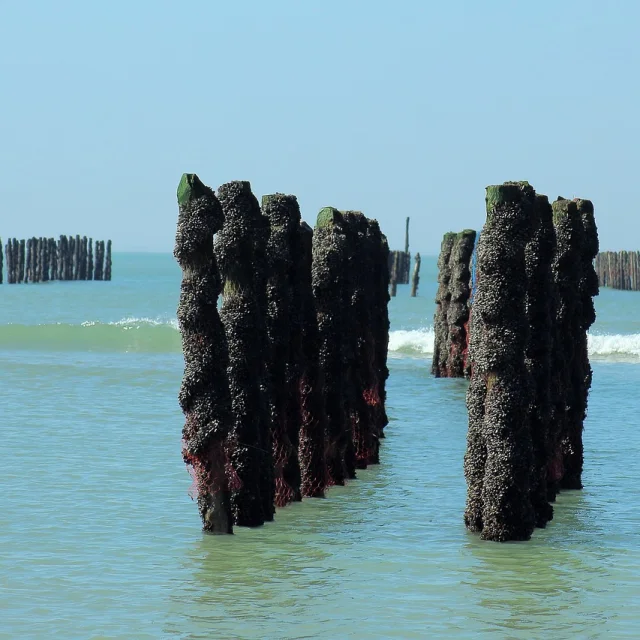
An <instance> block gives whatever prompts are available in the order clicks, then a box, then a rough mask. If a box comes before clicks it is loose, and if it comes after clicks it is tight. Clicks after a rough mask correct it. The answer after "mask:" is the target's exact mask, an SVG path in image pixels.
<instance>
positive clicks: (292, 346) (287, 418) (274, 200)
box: [262, 193, 301, 507]
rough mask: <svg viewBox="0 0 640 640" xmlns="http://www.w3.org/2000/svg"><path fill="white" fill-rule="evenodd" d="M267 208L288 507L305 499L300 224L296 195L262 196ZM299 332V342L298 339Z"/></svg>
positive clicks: (280, 466)
mask: <svg viewBox="0 0 640 640" xmlns="http://www.w3.org/2000/svg"><path fill="white" fill-rule="evenodd" d="M262 212H263V214H264V215H265V216H266V217H267V218H268V220H269V223H270V232H269V240H268V242H267V260H268V265H269V270H268V276H267V286H266V292H267V317H266V322H267V334H268V338H269V348H270V349H269V352H268V356H267V360H268V369H269V372H270V377H271V379H270V384H271V388H272V403H271V434H272V448H273V466H274V474H275V505H276V507H284V506H285V505H287V504H289V503H290V502H292V501H294V500H299V499H300V498H301V493H300V477H299V475H300V474H299V465H298V429H299V422H298V416H296V415H295V414H294V411H293V409H292V407H291V403H292V402H293V401H294V400H297V399H296V398H295V395H294V389H293V385H294V384H295V383H296V380H295V378H294V376H293V375H292V373H293V369H294V368H295V366H296V362H297V360H298V359H299V349H300V346H301V345H300V336H299V333H298V331H297V329H298V327H294V325H293V321H292V320H293V311H294V308H293V281H292V275H293V270H294V267H295V266H296V265H294V256H293V249H294V246H295V243H296V239H297V238H296V236H297V235H298V229H299V226H300V208H299V206H298V201H297V199H296V197H295V196H287V195H283V194H281V193H276V194H273V195H267V196H264V197H263V198H262ZM294 334H295V338H296V339H295V340H294V339H293V338H294Z"/></svg>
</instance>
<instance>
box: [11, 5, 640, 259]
mask: <svg viewBox="0 0 640 640" xmlns="http://www.w3.org/2000/svg"><path fill="white" fill-rule="evenodd" d="M639 26H640V2H637V0H627V1H624V0H621V1H618V2H602V0H599V1H588V0H537V1H536V2H524V1H521V2H517V1H516V0H512V1H506V0H486V1H484V2H480V1H478V0H466V1H444V0H442V1H440V2H438V3H435V2H429V1H428V0H396V1H395V2H391V1H389V2H376V1H375V0H369V1H364V0H324V1H323V2H312V1H311V0H289V1H284V0H282V1H280V0H254V1H252V2H248V1H241V0H227V1H225V2H216V1H214V0H192V1H189V0H183V1H179V0H174V1H172V2H169V1H163V0H129V1H128V2H124V1H122V0H109V1H106V0H104V1H102V2H99V1H98V0H95V1H93V0H76V1H70V0H0V78H1V80H2V84H1V86H2V90H1V91H0V176H1V177H0V189H1V198H2V201H1V204H0V207H1V209H0V220H1V223H0V235H2V237H3V239H5V238H7V237H8V236H17V237H27V236H31V235H47V236H49V235H51V236H57V235H59V234H60V233H73V234H75V233H80V234H81V235H82V234H87V235H92V236H93V237H94V238H95V237H99V238H108V237H110V238H112V239H113V241H114V249H115V250H144V251H170V250H171V249H172V246H173V239H174V233H175V222H176V218H177V205H176V197H175V191H176V187H177V184H178V181H179V179H180V176H181V174H182V173H183V172H185V171H186V172H196V173H198V174H199V175H200V177H201V178H202V179H203V181H204V182H206V183H207V184H209V185H210V186H211V187H213V188H216V187H217V186H218V185H220V184H222V183H223V182H226V181H229V180H235V179H243V180H250V181H251V184H252V186H253V190H254V192H255V193H256V195H258V196H261V195H262V194H264V193H272V192H275V191H283V192H286V193H293V194H295V195H297V196H298V199H299V201H300V204H301V207H302V212H303V217H304V218H305V219H306V220H308V221H310V222H312V221H313V220H314V219H315V214H316V213H317V211H318V209H319V208H320V207H322V206H326V205H332V206H335V207H338V208H341V209H344V208H349V209H360V210H362V211H363V212H365V213H366V214H367V215H368V216H370V217H375V218H377V219H378V220H379V221H380V223H381V225H382V228H383V231H384V232H385V233H386V234H387V236H388V237H389V240H390V243H391V245H392V247H393V248H401V246H402V244H403V234H404V217H405V216H406V215H410V216H411V219H412V241H411V248H412V249H413V250H420V251H423V252H425V253H431V254H433V253H436V252H437V250H438V247H439V244H440V240H441V237H442V234H443V233H444V232H445V231H448V230H460V229H462V228H464V227H473V228H480V227H481V225H482V223H483V221H484V187H485V186H486V185H487V184H493V183H497V182H503V181H505V180H521V179H526V180H529V181H530V182H531V183H532V184H533V186H534V187H535V188H536V190H537V191H538V192H540V193H546V194H547V195H549V196H550V197H552V198H555V197H556V196H558V195H563V196H565V197H575V196H580V197H586V198H591V199H592V200H593V201H594V203H595V207H596V216H597V220H598V224H599V228H600V238H601V246H602V248H603V249H622V248H628V249H640V218H639V215H638V213H639V212H638V210H637V208H636V207H637V202H638V195H637V192H638V186H637V185H638V171H639V158H638V155H639V152H640V135H639V133H640V124H639V123H640V81H638V74H639V73H640V54H639V50H640V35H639V33H640V32H639Z"/></svg>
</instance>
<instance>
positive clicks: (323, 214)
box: [316, 207, 342, 227]
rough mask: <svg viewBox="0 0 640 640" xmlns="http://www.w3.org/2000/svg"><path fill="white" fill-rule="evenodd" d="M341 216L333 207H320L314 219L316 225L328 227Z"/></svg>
mask: <svg viewBox="0 0 640 640" xmlns="http://www.w3.org/2000/svg"><path fill="white" fill-rule="evenodd" d="M341 218H342V214H341V213H340V212H339V211H338V210H337V209H335V208H334V207H324V208H323V209H320V212H319V213H318V218H317V220H316V227H328V226H330V225H332V224H333V223H335V222H338V221H339V220H340V219H341Z"/></svg>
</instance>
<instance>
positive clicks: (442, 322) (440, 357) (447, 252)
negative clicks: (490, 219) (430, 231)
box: [431, 232, 456, 378]
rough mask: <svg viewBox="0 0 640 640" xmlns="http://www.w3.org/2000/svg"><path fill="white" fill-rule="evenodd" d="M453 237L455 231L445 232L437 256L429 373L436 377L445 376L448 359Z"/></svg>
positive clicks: (454, 236) (454, 237)
mask: <svg viewBox="0 0 640 640" xmlns="http://www.w3.org/2000/svg"><path fill="white" fill-rule="evenodd" d="M455 239H456V234H455V233H453V232H448V233H445V234H444V237H443V238H442V243H441V245H440V255H439V256H438V290H437V292H436V312H435V315H434V317H433V332H434V343H433V361H432V365H431V373H433V375H434V376H435V377H436V378H441V377H446V376H447V363H448V360H449V326H448V324H447V313H448V311H449V301H450V300H451V293H450V291H449V280H450V279H451V269H450V266H449V261H450V259H451V251H452V249H453V244H454V242H455Z"/></svg>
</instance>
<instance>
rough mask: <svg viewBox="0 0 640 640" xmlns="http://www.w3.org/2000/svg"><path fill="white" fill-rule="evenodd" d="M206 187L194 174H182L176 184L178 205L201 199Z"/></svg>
mask: <svg viewBox="0 0 640 640" xmlns="http://www.w3.org/2000/svg"><path fill="white" fill-rule="evenodd" d="M206 192H207V187H206V186H205V185H204V184H203V183H202V181H201V180H200V178H198V176H197V175H196V174H195V173H183V174H182V178H180V183H179V184H178V204H179V205H181V204H185V203H186V202H189V200H195V199H196V198H200V197H202V196H203V195H204V194H205V193H206Z"/></svg>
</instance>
